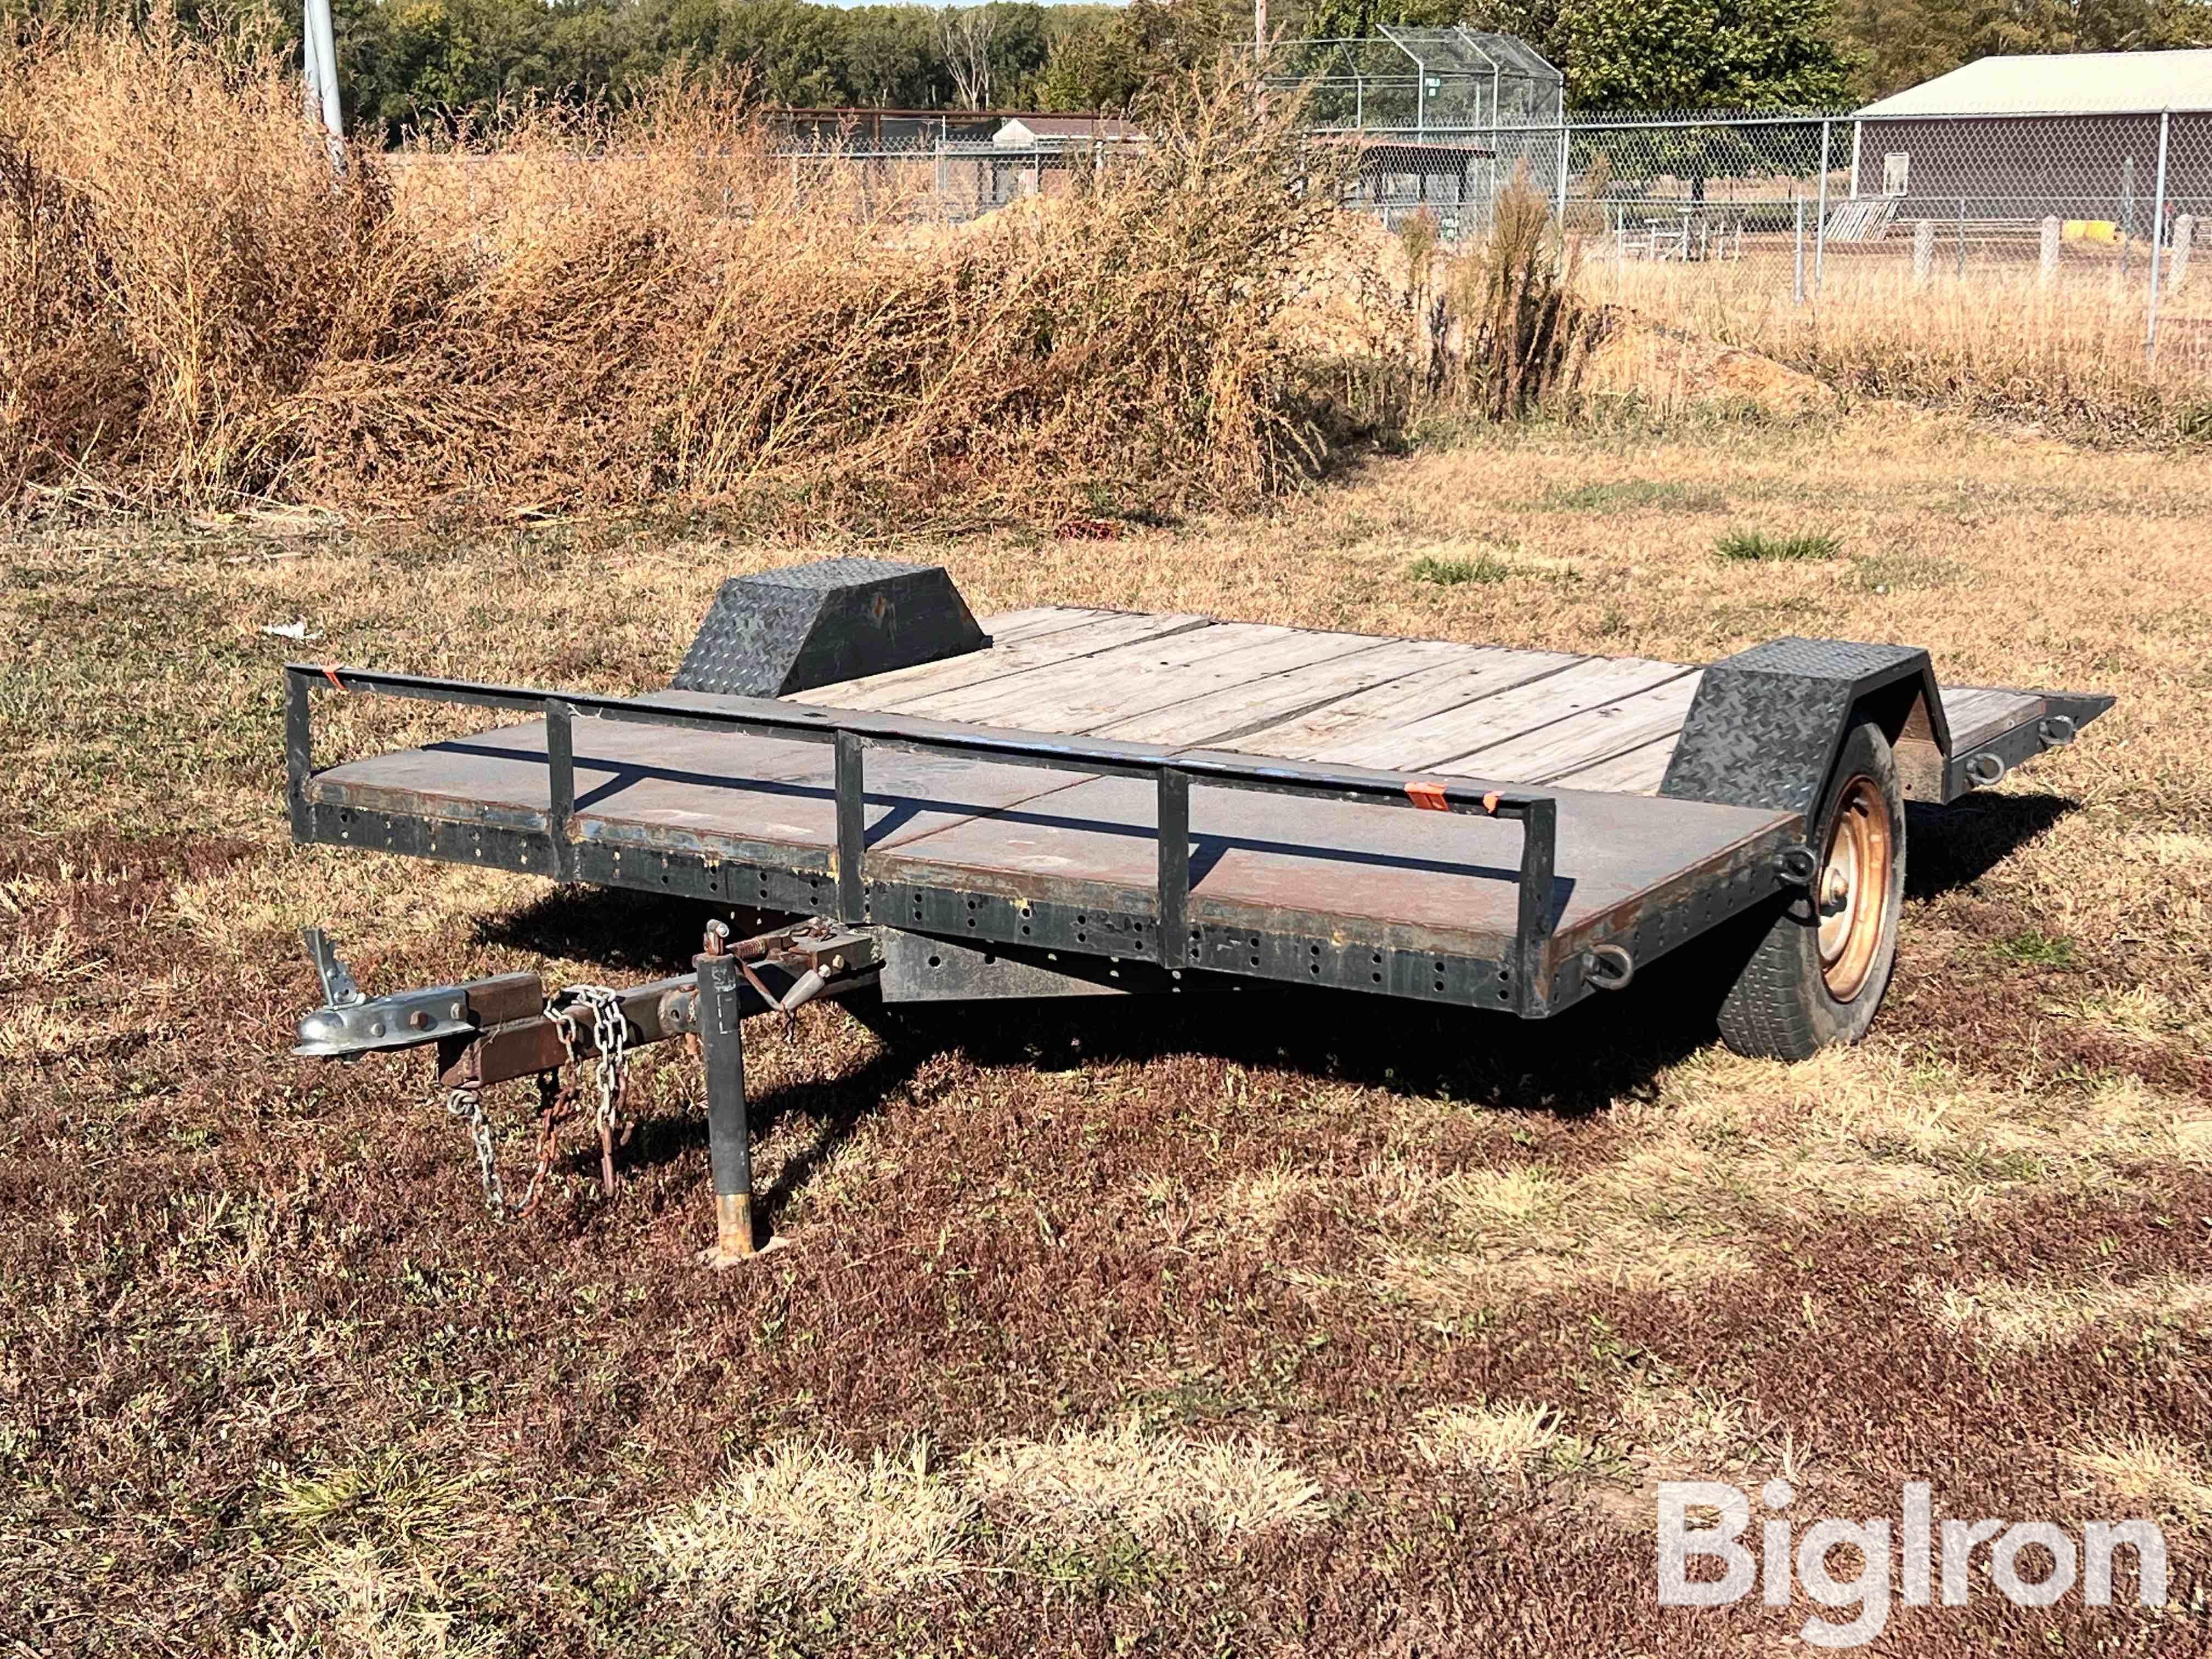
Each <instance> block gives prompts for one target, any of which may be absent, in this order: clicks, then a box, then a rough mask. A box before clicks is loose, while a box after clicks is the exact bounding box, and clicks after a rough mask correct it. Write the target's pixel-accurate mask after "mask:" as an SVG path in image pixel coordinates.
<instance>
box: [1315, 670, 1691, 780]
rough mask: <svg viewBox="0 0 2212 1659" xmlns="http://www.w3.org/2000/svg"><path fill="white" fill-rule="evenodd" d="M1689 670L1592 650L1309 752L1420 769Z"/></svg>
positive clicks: (1350, 762) (1474, 770) (1475, 773)
mask: <svg viewBox="0 0 2212 1659" xmlns="http://www.w3.org/2000/svg"><path fill="white" fill-rule="evenodd" d="M1690 672H1692V670H1691V669H1689V668H1687V667H1685V666H1684V665H1682V664H1680V663H1671V662H1652V661H1650V660H1648V659H1644V658H1642V657H1594V658H1591V659H1588V660H1587V661H1583V662H1579V663H1576V664H1575V665H1572V666H1571V667H1568V668H1563V669H1561V670H1560V671H1559V672H1558V673H1556V674H1549V675H1547V676H1546V677H1545V678H1542V679H1540V680H1532V681H1530V682H1528V684H1523V685H1518V686H1515V687H1513V688H1512V689H1511V690H1504V691H1498V692H1495V693H1493V694H1492V695H1491V696H1486V697H1481V698H1478V699H1477V700H1476V701H1474V702H1470V703H1466V704H1463V705H1462V706H1461V707H1459V708H1448V709H1446V710H1445V711H1444V712H1443V713H1442V714H1431V715H1430V716H1429V717H1428V718H1427V719H1426V720H1414V721H1412V722H1410V723H1409V724H1407V725H1405V726H1400V727H1398V728H1397V729H1395V731H1386V732H1377V733H1375V734H1374V735H1372V736H1370V737H1364V738H1358V739H1357V740H1354V741H1352V742H1349V743H1340V744H1333V745H1332V746H1331V747H1329V748H1328V749H1326V750H1323V751H1322V753H1321V754H1320V755H1318V756H1316V757H1315V758H1316V759H1319V760H1328V761H1335V762H1340V763H1343V764H1345V765H1347V766H1376V767H1381V768H1383V769H1386V770H1389V771H1401V772H1419V771H1428V770H1431V769H1435V768H1436V767H1437V765H1438V764H1439V763H1441V762H1443V761H1444V760H1446V759H1449V757H1452V756H1455V755H1464V754H1467V753H1468V752H1469V751H1470V750H1475V749H1480V748H1482V747H1484V746H1486V745H1488V744H1496V743H1502V742H1503V741H1504V740H1505V739H1506V738H1513V737H1517V736H1519V735H1520V734H1521V733H1522V732H1529V731H1533V730H1534V729H1535V728H1536V727H1538V726H1548V725H1550V724H1551V723H1552V722H1553V721H1554V720H1564V719H1565V718H1566V717H1567V716H1568V715H1570V714H1580V713H1581V712H1582V711H1583V710H1584V709H1586V708H1597V707H1598V706H1600V705H1601V704H1603V703H1607V702H1613V701H1614V700H1615V699H1616V698H1620V697H1626V696H1633V695H1634V694H1635V693H1637V692H1638V691H1643V690H1649V689H1650V687H1652V686H1655V685H1659V684H1664V683H1665V682H1667V681H1668V680H1671V679H1674V678H1678V677H1679V676H1681V675H1684V674H1687V673H1690ZM1463 775H1466V776H1470V777H1490V776H1492V775H1493V774H1492V773H1491V772H1490V771H1489V770H1488V769H1487V768H1486V767H1484V766H1482V765H1481V764H1480V763H1470V766H1469V767H1468V769H1463Z"/></svg>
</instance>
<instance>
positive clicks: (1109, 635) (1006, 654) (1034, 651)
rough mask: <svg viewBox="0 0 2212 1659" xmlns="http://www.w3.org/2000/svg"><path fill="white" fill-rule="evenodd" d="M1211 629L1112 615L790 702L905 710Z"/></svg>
mask: <svg viewBox="0 0 2212 1659" xmlns="http://www.w3.org/2000/svg"><path fill="white" fill-rule="evenodd" d="M1209 625H1210V624H1209V623H1207V622H1206V618H1205V617H1193V616H1185V615H1173V616H1164V617H1148V616H1143V615H1139V614H1136V613H1133V612H1128V611H1117V612H1109V613H1108V614H1107V615H1106V616H1104V617H1100V618H1098V619H1097V620H1095V621H1091V622H1085V623H1078V624H1077V625H1076V626H1074V627H1073V628H1065V629H1056V630H1054V631H1053V632H1051V633H1048V634H1044V635H1039V636H1037V637H1036V638H1033V639H1026V640H1018V641H1015V642H1014V643H1013V644H1012V645H994V646H992V647H989V648H988V649H987V650H982V651H970V652H969V653H967V654H965V655H964V656H958V657H947V658H945V659H944V660H943V661H941V662H925V663H916V664H915V665H914V666H913V667H911V668H898V669H894V670H892V671H891V672H890V673H888V674H871V675H869V676H868V677H867V678H865V679H857V680H844V681H842V682H840V683H839V684H836V685H825V686H822V687H819V688H818V689H817V690H812V691H807V692H805V693H802V694H800V695H799V696H793V697H791V698H789V699H787V701H789V702H806V703H812V704H814V705H816V706H817V707H818V708H871V709H889V708H902V707H904V706H905V705H907V704H908V703H911V702H915V700H917V699H920V698H923V697H927V696H941V695H944V694H946V693H949V692H952V691H957V690H963V689H964V688H966V687H969V686H974V685H981V684H984V683H986V682H987V681H991V680H996V679H1003V678H1006V677H1007V676H1009V675H1012V674H1020V673H1025V672H1027V671H1029V670H1030V669H1033V668H1037V667H1042V666H1043V665H1047V664H1050V663H1060V662H1067V661H1070V660H1072V659H1075V658H1078V657H1085V656H1090V655H1091V654H1093V653H1097V652H1100V651H1110V650H1112V649H1113V648H1114V647H1115V646H1121V645H1130V644H1133V643H1136V642H1137V641H1143V640H1156V639H1161V638H1164V637H1166V636H1167V635H1173V634H1180V633H1183V632H1186V631H1188V630H1189V629H1201V628H1206V627H1207V626H1209ZM909 712H915V711H909Z"/></svg>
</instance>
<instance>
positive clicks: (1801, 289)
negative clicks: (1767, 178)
mask: <svg viewBox="0 0 2212 1659" xmlns="http://www.w3.org/2000/svg"><path fill="white" fill-rule="evenodd" d="M1804 303H1805V192H1804V191H1802V190H1801V191H1798V192H1797V274H1796V278H1795V280H1794V281H1793V282H1792V283H1790V304H1792V305H1798V306H1802V305H1803V304H1804Z"/></svg>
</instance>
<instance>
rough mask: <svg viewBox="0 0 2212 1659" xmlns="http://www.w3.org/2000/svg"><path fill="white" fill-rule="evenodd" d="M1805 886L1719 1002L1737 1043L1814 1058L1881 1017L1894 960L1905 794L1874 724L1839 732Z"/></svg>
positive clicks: (1766, 1055) (1746, 1050) (1743, 1050)
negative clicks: (1813, 868)
mask: <svg viewBox="0 0 2212 1659" xmlns="http://www.w3.org/2000/svg"><path fill="white" fill-rule="evenodd" d="M1812 844H1813V846H1814V848H1816V849H1818V851H1819V853H1820V873H1819V874H1818V875H1817V876H1815V877H1814V884H1813V889H1812V890H1811V892H1810V893H1806V894H1800V895H1798V896H1796V897H1795V898H1793V899H1792V900H1791V901H1790V903H1789V904H1788V905H1786V906H1785V907H1784V909H1783V910H1782V912H1781V914H1780V915H1778V916H1776V917H1775V918H1774V920H1773V922H1772V924H1771V926H1770V927H1768V929H1767V931H1766V933H1765V937H1764V938H1762V939H1760V940H1759V943H1758V945H1757V946H1756V947H1755V948H1754V949H1753V952H1752V956H1751V960H1750V961H1749V962H1748V963H1746V964H1745V965H1744V968H1743V969H1742V971H1741V973H1740V974H1739V975H1737V977H1736V980H1735V984H1734V985H1732V986H1731V987H1729V993H1728V995H1727V997H1726V998H1725V999H1723V1001H1722V1003H1721V1008H1720V1015H1719V1023H1720V1030H1721V1040H1722V1041H1723V1042H1726V1043H1727V1044H1728V1046H1729V1048H1733V1049H1735V1051H1736V1053H1738V1054H1751V1055H1755V1056H1758V1057H1759V1058H1762V1059H1770V1060H1807V1059H1809V1058H1811V1057H1812V1055H1813V1054H1815V1053H1817V1052H1818V1051H1819V1050H1820V1049H1822V1048H1826V1047H1827V1046H1828V1045H1829V1044H1830V1043H1832V1042H1857V1041H1858V1040H1859V1038H1861V1037H1863V1036H1865V1035H1866V1031H1867V1027H1868V1026H1869V1025H1871V1024H1873V1023H1874V1017H1875V1011H1876V1010H1877V1009H1879V1008H1880V1007H1881V999H1882V994H1883V993H1884V992H1886V991H1887V990H1888V989H1889V975H1890V970H1891V969H1892V968H1893V966H1894V965H1895V963H1896V961H1897V924H1898V917H1899V913H1900V912H1901V911H1902V909H1903V908H1904V904H1905V797H1904V793H1903V792H1902V791H1901V790H1900V789H1899V787H1898V782H1897V763H1896V761H1895V759H1894V758H1893V757H1892V755H1891V753H1890V747H1889V740H1888V738H1885V737H1884V736H1883V735H1882V733H1881V728H1880V727H1879V726H1874V725H1872V724H1870V723H1866V722H1862V723H1860V724H1859V725H1857V726H1853V727H1852V728H1851V730H1850V735H1849V736H1848V737H1847V738H1844V747H1843V752H1842V753H1841V754H1840V755H1839V756H1838V757H1837V761H1836V768H1835V771H1834V773H1833V775H1832V776H1831V778H1830V780H1829V783H1828V791H1827V796H1826V799H1825V800H1823V801H1822V803H1821V806H1820V817H1819V818H1818V820H1817V821H1816V829H1815V833H1814V838H1813V842H1812Z"/></svg>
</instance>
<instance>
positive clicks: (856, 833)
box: [835, 732, 868, 927]
mask: <svg viewBox="0 0 2212 1659" xmlns="http://www.w3.org/2000/svg"><path fill="white" fill-rule="evenodd" d="M862 752H863V751H862V748H861V742H860V736H859V734H858V733H856V732H838V733H837V737H836V780H835V781H836V794H837V920H838V921H842V922H843V923H844V924H845V925H846V926H847V927H856V926H858V925H859V924H860V923H861V922H863V921H866V920H867V908H868V890H867V887H866V884H865V882H864V879H863V877H862V872H861V868H860V866H861V864H862V861H863V860H865V859H866V857H867V842H868V816H867V811H868V795H867V781H866V771H865V769H864V762H863V760H862Z"/></svg>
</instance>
